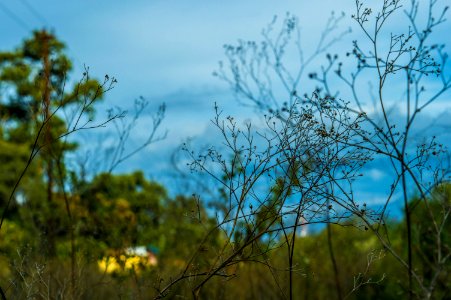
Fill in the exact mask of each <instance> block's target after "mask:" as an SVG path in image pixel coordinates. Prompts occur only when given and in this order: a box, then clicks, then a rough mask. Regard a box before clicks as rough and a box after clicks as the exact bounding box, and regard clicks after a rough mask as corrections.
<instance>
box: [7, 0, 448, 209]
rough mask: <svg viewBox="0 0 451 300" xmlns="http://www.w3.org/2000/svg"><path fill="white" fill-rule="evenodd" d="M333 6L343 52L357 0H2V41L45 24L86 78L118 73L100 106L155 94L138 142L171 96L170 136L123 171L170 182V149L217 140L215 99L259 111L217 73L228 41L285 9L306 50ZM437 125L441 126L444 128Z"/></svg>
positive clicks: (234, 108)
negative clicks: (86, 73)
mask: <svg viewBox="0 0 451 300" xmlns="http://www.w3.org/2000/svg"><path fill="white" fill-rule="evenodd" d="M375 2H376V1H369V3H375ZM405 2H406V4H408V3H407V2H409V1H405ZM442 3H444V4H445V3H446V1H444V0H443V1H442ZM332 11H335V12H336V13H341V12H344V13H345V14H346V17H345V19H344V20H343V22H342V23H341V25H340V28H341V29H343V30H346V29H347V28H352V30H353V31H352V33H351V34H350V35H348V36H347V37H346V38H345V39H344V40H343V41H342V42H341V43H338V44H337V45H336V46H334V47H335V48H334V51H335V52H337V53H345V52H346V51H348V50H349V49H351V47H352V46H351V41H352V40H354V39H361V38H362V37H363V33H362V32H361V31H359V30H358V28H356V26H355V22H353V20H352V19H351V17H350V15H351V14H352V13H354V11H355V1H352V0H341V1H337V0H323V1H307V0H284V1H270V0H258V1H257V0H248V1H243V0H240V1H238V0H229V1H217V0H210V1H207V0H192V1H186V0H164V1H163V0H150V1H149V0H146V1H144V0H134V1H118V0H109V1H105V0H97V1H87V0H77V1H58V0H39V1H37V0H0V28H2V31H1V32H2V38H1V40H0V50H2V51H3V50H10V49H13V48H15V47H17V46H18V45H19V44H20V43H21V41H22V40H23V39H24V38H26V37H27V36H30V32H31V31H32V30H33V29H40V28H47V29H50V30H52V31H53V32H54V33H55V34H56V35H57V37H58V38H59V39H60V40H62V41H63V42H64V43H66V45H67V48H68V56H69V57H70V58H71V59H72V60H73V62H74V64H75V71H74V73H73V74H72V79H73V80H77V79H78V78H80V77H81V73H82V71H83V65H86V66H89V68H90V72H91V75H93V76H98V77H99V78H103V76H104V75H105V74H108V75H110V76H114V77H116V78H117V80H118V84H117V85H116V87H115V88H114V89H113V90H112V91H110V92H109V93H108V95H107V96H106V97H105V101H104V103H103V104H102V105H101V106H100V107H99V110H105V109H106V108H108V107H115V106H118V107H122V108H124V109H131V108H132V107H133V101H134V99H136V98H137V97H139V96H143V97H145V98H146V99H148V100H149V101H150V103H151V105H150V109H149V111H148V112H146V113H144V115H143V116H142V118H141V120H140V123H139V124H138V126H137V128H136V130H135V131H134V132H133V134H132V136H131V143H130V144H131V145H134V144H139V143H140V141H141V140H142V139H144V138H145V137H146V133H147V130H148V126H149V124H150V116H151V115H152V112H153V111H154V110H155V109H156V107H157V106H158V105H159V104H161V103H163V102H164V103H165V104H166V106H167V111H166V117H165V119H164V121H163V124H162V126H161V129H162V131H161V132H163V131H164V130H167V137H166V139H165V140H163V141H161V142H158V143H155V144H153V145H151V146H150V147H148V148H146V149H145V150H143V151H141V152H140V153H139V154H138V155H136V156H135V157H133V158H132V159H131V160H130V161H129V162H127V163H126V164H123V165H122V166H120V167H119V168H118V170H117V171H118V172H129V171H132V170H134V169H142V170H143V171H144V173H145V174H146V175H147V176H149V177H151V178H153V179H155V180H157V181H161V182H169V180H170V178H166V177H167V176H168V175H165V174H169V173H168V172H167V170H168V169H170V168H171V164H170V162H169V158H170V155H171V153H172V152H173V151H174V150H175V149H176V148H177V147H178V146H179V145H180V144H181V143H182V142H183V141H185V140H186V139H187V138H195V137H197V138H198V140H201V141H204V142H205V141H206V142H211V143H215V141H217V140H216V137H217V136H215V133H214V131H213V130H212V128H211V123H210V119H211V118H212V117H213V116H214V111H213V105H214V103H215V102H217V103H218V104H219V106H220V107H221V108H222V109H223V110H224V111H225V112H226V113H227V114H232V115H234V116H238V117H240V118H242V119H252V120H254V119H256V118H257V119H258V114H257V113H256V112H255V111H254V110H252V109H250V108H246V107H244V106H242V105H239V104H238V103H237V101H236V100H235V98H234V96H233V93H232V91H231V90H230V88H229V87H228V86H227V84H225V83H224V82H222V81H220V80H218V79H217V78H216V77H214V76H212V72H213V71H215V70H216V69H217V68H218V62H219V61H220V60H223V59H224V49H223V45H224V44H227V43H232V44H233V43H236V41H237V40H238V39H243V40H259V39H260V38H261V30H262V28H263V27H265V26H266V25H267V24H268V23H269V22H270V21H271V20H272V19H273V17H274V16H275V15H277V16H279V17H280V18H283V17H284V16H285V14H286V13H287V12H289V13H291V14H294V15H296V16H298V18H299V20H300V26H301V34H302V41H303V47H305V49H306V52H308V51H311V50H312V45H314V44H315V43H316V41H317V40H318V37H319V35H320V34H321V31H322V29H323V28H324V25H325V23H326V21H327V19H328V17H329V16H330V13H331V12H332ZM421 14H423V15H424V12H420V15H421ZM400 24H403V23H402V21H399V20H397V22H393V23H391V24H388V26H389V28H391V29H393V30H397V29H398V27H399V26H401V25H400ZM449 29H451V26H450V22H448V23H446V24H444V25H442V27H441V28H440V29H439V30H438V34H437V37H438V38H440V39H442V40H443V39H448V40H446V41H444V42H448V43H447V44H451V43H449V42H451V37H450V35H449V34H446V33H447V32H449ZM450 97H451V96H450V95H449V93H448V95H445V97H444V98H445V99H444V100H442V102H440V103H439V104H438V105H436V107H435V108H433V109H432V110H431V112H430V113H429V114H426V115H425V117H424V119H425V120H426V121H424V124H427V122H429V121H430V120H433V119H434V118H436V117H437V116H438V115H439V114H442V117H443V116H445V117H444V118H445V119H446V118H447V117H449V116H451V114H449V113H448V108H450V107H451V105H450V102H451V101H447V102H446V101H445V100H447V99H450ZM443 114H444V115H443ZM440 128H441V127H440V126H439V127H437V130H438V131H439V132H440V131H443V130H442V129H440ZM107 130H108V129H107ZM96 134H97V133H96ZM448 137H449V136H448ZM79 138H80V140H81V141H82V143H89V144H94V142H93V140H92V137H91V136H89V135H88V136H80V137H79ZM368 174H369V175H368V178H369V179H368V183H366V184H364V187H363V188H362V193H367V194H369V193H370V192H371V186H372V185H371V183H372V182H378V181H381V180H384V177H386V176H388V175H386V174H385V173H384V170H383V167H382V168H381V167H377V166H372V167H371V168H369V171H368ZM165 176H166V177H165ZM373 186H374V185H373ZM377 197H378V196H377V195H376V196H374V199H377ZM374 201H376V200H374Z"/></svg>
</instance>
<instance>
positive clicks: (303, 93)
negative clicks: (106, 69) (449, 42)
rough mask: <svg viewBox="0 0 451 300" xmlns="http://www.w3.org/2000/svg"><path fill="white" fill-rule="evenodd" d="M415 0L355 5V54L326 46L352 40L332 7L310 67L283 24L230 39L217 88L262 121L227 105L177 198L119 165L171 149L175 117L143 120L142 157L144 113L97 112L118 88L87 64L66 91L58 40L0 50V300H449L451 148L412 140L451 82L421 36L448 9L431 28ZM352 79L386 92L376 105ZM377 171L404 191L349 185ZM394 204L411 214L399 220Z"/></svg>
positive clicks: (44, 37)
mask: <svg viewBox="0 0 451 300" xmlns="http://www.w3.org/2000/svg"><path fill="white" fill-rule="evenodd" d="M404 5H405V7H402V1H382V2H381V3H380V5H379V6H378V7H375V8H372V7H367V6H366V5H365V3H362V2H360V1H356V10H355V12H354V13H353V15H352V18H353V19H354V20H355V22H356V23H357V24H358V26H359V27H360V28H361V31H362V33H363V36H364V38H362V39H361V40H356V41H354V43H353V45H351V50H350V51H349V52H347V53H344V54H342V53H340V54H335V53H334V52H335V51H334V45H335V44H336V43H337V42H339V41H340V39H341V38H342V37H343V36H345V35H347V34H350V33H349V32H348V31H347V30H344V31H340V29H339V24H340V22H341V20H342V19H343V18H344V17H345V16H344V15H335V14H332V16H331V17H330V18H329V19H328V22H327V25H326V28H325V30H324V32H323V34H322V35H321V36H320V37H319V41H318V44H317V47H315V48H314V50H313V52H312V54H311V56H308V55H306V54H305V53H304V52H303V50H302V47H301V41H300V35H299V24H298V20H297V18H296V17H294V16H292V15H290V14H288V15H287V16H286V18H285V19H284V20H283V21H282V22H281V25H280V23H277V21H276V20H274V21H273V22H272V23H270V24H269V25H268V26H267V27H266V28H265V29H264V30H263V32H262V41H258V42H255V41H239V42H238V43H237V45H226V46H225V47H224V49H225V57H226V59H225V62H222V63H220V66H219V69H218V70H217V71H216V72H215V73H214V75H215V76H217V77H218V78H219V79H221V80H223V81H225V82H226V83H228V84H229V85H230V86H231V88H232V90H233V92H234V94H235V97H237V98H238V100H240V101H241V103H244V104H246V105H251V106H253V107H254V108H255V110H256V113H257V115H259V116H260V119H261V120H262V124H261V125H255V124H251V123H250V122H244V123H241V122H239V121H237V120H235V119H234V118H233V117H232V116H227V115H225V114H224V113H223V112H222V110H221V108H220V107H218V106H217V105H215V106H214V109H215V113H214V114H213V115H212V125H213V127H214V128H216V130H217V131H218V132H219V135H220V136H221V141H220V142H219V143H218V145H207V146H206V147H204V148H202V147H199V146H198V145H196V144H195V142H191V143H188V142H187V143H185V144H183V146H181V149H180V152H179V153H177V155H174V161H173V168H172V170H170V171H172V172H175V173H177V175H178V176H179V177H178V178H179V181H178V184H180V185H184V184H187V186H192V185H194V186H195V187H196V188H195V189H193V192H194V193H190V192H188V193H187V192H185V190H182V188H180V190H179V193H178V195H175V196H170V195H169V193H168V191H167V188H166V187H164V186H163V185H161V184H160V183H158V182H157V181H154V180H149V179H148V178H146V176H144V174H143V172H142V171H136V172H133V173H129V174H119V173H117V172H115V170H116V168H117V166H118V165H120V164H123V163H126V162H127V160H128V159H129V158H130V157H132V156H134V155H135V154H136V153H138V152H139V151H141V150H142V149H144V148H145V147H147V146H148V145H150V144H153V143H156V142H158V141H160V140H162V139H165V138H166V133H165V132H164V130H163V129H161V127H162V122H163V120H164V118H165V113H166V107H165V106H164V105H161V106H160V107H158V108H157V109H156V111H155V112H154V113H153V115H151V116H150V117H149V115H147V116H146V117H148V118H149V119H150V120H151V122H150V124H151V126H150V127H149V128H148V132H146V138H145V140H143V141H142V143H141V144H140V145H134V144H132V143H130V141H129V137H130V134H131V133H132V132H133V131H134V130H136V124H137V122H138V120H139V119H140V118H143V112H145V111H146V110H147V109H148V108H149V105H148V102H147V101H146V100H145V99H143V98H139V99H138V100H136V101H135V111H134V112H132V113H129V114H128V118H126V117H125V116H126V112H125V111H123V110H121V109H119V108H114V109H111V110H109V112H108V114H106V115H101V116H98V112H97V111H96V110H97V109H96V108H97V107H98V105H99V103H100V102H102V101H104V99H105V98H107V97H108V93H109V92H110V91H111V90H112V89H113V88H114V87H115V86H116V84H117V81H116V79H115V78H114V77H110V76H108V75H106V76H105V77H104V78H102V79H97V78H92V77H91V76H90V71H89V68H88V67H85V70H84V73H83V74H82V77H81V79H80V80H79V81H78V82H77V81H73V80H71V77H70V75H71V71H72V64H71V61H70V60H69V59H68V57H67V56H66V54H65V45H64V44H63V43H62V42H61V41H59V40H58V39H57V37H56V36H55V35H54V34H52V33H50V32H48V31H46V30H38V31H34V32H33V33H32V35H31V36H30V37H28V38H26V39H25V40H24V41H23V43H22V44H21V45H19V47H18V48H16V49H14V50H11V51H6V52H0V88H1V89H0V122H1V123H0V161H1V168H2V170H1V172H0V207H1V222H0V287H1V290H0V292H1V293H0V294H1V297H2V298H3V299H114V298H119V299H152V298H153V299H160V298H191V297H192V298H194V299H198V298H201V299H285V298H287V299H346V298H355V299H400V298H410V299H414V298H419V299H450V296H449V295H450V294H451V286H450V283H449V273H450V271H451V270H450V268H451V264H450V262H449V258H450V256H451V248H450V235H449V233H450V229H451V228H450V226H451V225H450V222H449V215H450V213H451V185H450V183H449V179H450V178H449V174H450V173H449V152H448V150H447V148H446V146H445V145H442V144H440V143H439V141H438V139H437V138H436V137H435V136H428V135H427V134H425V135H418V134H417V132H416V131H415V124H416V121H417V119H418V118H419V115H420V113H421V112H422V111H423V110H427V109H428V108H429V106H430V105H431V104H432V103H435V102H436V101H437V99H439V98H440V97H443V96H444V95H447V92H448V90H449V89H450V88H451V77H450V76H449V74H448V71H449V67H448V66H447V59H448V56H447V54H446V52H445V45H442V44H440V43H429V39H430V35H431V33H432V32H433V31H434V30H435V28H436V27H437V26H439V25H441V24H442V23H444V22H445V21H446V19H445V15H446V12H447V10H448V8H447V7H444V8H443V7H438V8H437V1H433V0H431V1H429V3H428V6H427V7H428V9H429V14H428V16H426V19H425V20H422V21H419V20H418V7H419V5H420V3H419V2H417V1H411V2H410V3H406V4H404ZM403 9H405V10H404V14H405V16H406V20H407V22H408V23H409V24H410V25H409V26H410V27H409V26H408V27H407V29H406V31H405V32H402V33H396V34H391V33H390V34H388V33H389V32H390V31H386V30H385V24H386V23H389V22H394V19H393V16H397V15H398V14H399V13H400V12H402V11H403ZM424 21H425V22H424ZM279 25H280V28H279V27H278V26H279ZM293 57H297V58H298V59H297V60H296V61H297V65H296V64H293V63H292V62H293V61H294V60H293ZM322 59H324V60H322ZM310 66H311V67H313V68H314V70H313V71H311V72H310V71H309V70H308V69H307V68H308V67H310ZM332 77H333V78H334V79H331V78H332ZM304 78H305V79H304ZM361 78H362V79H361ZM430 78H433V79H430ZM307 80H310V83H309V84H310V86H312V88H311V89H310V90H309V89H308V88H307V87H304V86H308V84H305V85H304V82H306V81H307ZM360 80H364V81H365V80H368V81H370V82H371V83H372V84H373V85H374V86H376V87H377V88H376V90H377V91H376V93H375V95H370V96H369V98H371V99H369V100H372V102H373V106H372V107H370V108H369V104H368V103H369V102H370V101H369V100H368V99H366V98H365V97H362V96H360V95H361V94H362V85H361V81H360ZM400 82H401V83H403V84H404V86H405V88H403V90H402V92H401V95H402V97H401V101H400V103H397V104H396V105H394V104H393V103H392V102H391V101H392V99H391V98H392V97H391V96H390V94H391V93H392V92H393V91H394V88H393V87H398V88H397V89H399V84H400ZM365 89H366V88H365ZM370 94H371V93H370ZM448 95H449V92H448ZM395 109H399V110H401V111H402V112H403V114H401V115H402V117H399V115H397V114H393V113H392V111H393V110H395ZM106 126H111V127H112V128H115V130H116V133H117V136H116V137H115V139H114V140H113V142H111V140H110V139H104V140H103V141H102V143H101V145H100V146H99V147H97V148H96V149H95V151H94V154H93V155H91V156H88V155H85V156H82V157H80V156H77V155H75V154H79V153H82V151H80V150H81V149H82V147H83V146H84V145H83V144H81V142H80V140H78V139H77V138H76V136H77V133H79V132H81V131H86V130H89V131H91V132H93V133H97V132H99V131H98V130H99V129H101V128H102V127H106ZM76 157H78V159H76ZM384 162H385V165H386V166H389V168H391V170H392V173H393V178H390V179H389V180H388V181H389V184H388V186H387V187H384V188H386V189H387V190H388V192H387V197H386V199H384V201H383V203H382V205H380V206H378V205H375V204H372V203H367V201H366V199H360V198H359V197H358V196H356V194H357V193H356V191H357V186H356V182H358V180H359V178H361V177H365V176H366V175H365V172H366V169H365V167H366V166H367V165H368V164H370V163H380V164H383V163H384ZM181 165H183V166H181ZM168 172H169V171H168ZM191 184H192V185H191ZM182 191H183V192H182ZM396 193H397V194H399V195H401V196H400V198H401V199H402V203H403V211H402V214H401V215H402V217H400V218H391V217H390V215H389V214H388V212H389V210H390V209H391V208H394V207H393V206H392V205H393V204H392V202H393V197H394V196H393V195H394V194H396Z"/></svg>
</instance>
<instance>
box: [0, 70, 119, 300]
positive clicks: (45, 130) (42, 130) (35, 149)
mask: <svg viewBox="0 0 451 300" xmlns="http://www.w3.org/2000/svg"><path fill="white" fill-rule="evenodd" d="M64 78H65V77H64ZM84 79H86V80H87V79H88V73H87V69H86V70H85V75H84V78H83V79H82V80H84ZM114 83H115V79H114V78H113V79H111V81H110V80H105V81H104V82H103V84H101V85H100V86H99V87H98V89H97V91H96V93H95V95H94V96H93V97H92V98H91V99H90V100H89V101H87V100H86V99H87V98H85V101H84V103H83V104H82V105H81V109H80V111H79V113H78V115H76V118H77V121H76V123H75V125H74V126H73V127H72V128H70V126H68V129H67V131H66V132H65V133H63V134H61V135H60V136H58V137H56V138H54V139H52V138H51V137H50V134H49V130H50V128H49V124H50V121H51V120H52V118H53V117H54V116H55V115H56V114H57V113H58V111H59V110H60V109H61V108H62V107H63V103H62V100H61V101H60V104H59V105H58V106H57V107H56V108H55V109H54V111H53V112H50V104H49V101H50V100H49V99H47V100H48V101H47V102H46V101H44V100H46V99H45V98H44V99H43V103H44V107H45V112H44V114H43V121H42V124H40V125H39V126H38V129H37V133H36V136H35V139H34V142H33V145H32V149H31V151H30V155H29V157H28V160H27V162H26V164H25V167H24V168H23V169H22V171H21V173H20V175H19V178H18V179H17V180H16V182H15V184H14V186H13V189H12V191H11V193H10V195H9V197H8V201H7V202H6V205H5V207H4V209H3V212H2V217H1V220H0V230H1V228H2V225H3V222H4V220H5V217H6V213H7V210H8V208H9V206H10V204H11V201H12V199H13V198H14V195H15V192H16V190H17V188H18V187H19V185H20V183H21V181H22V179H23V178H24V176H25V174H26V173H27V171H28V169H29V167H30V165H31V163H32V162H33V160H34V158H35V157H36V156H37V155H38V154H39V153H40V152H41V150H42V149H44V148H50V147H51V145H52V144H53V143H54V142H56V141H58V140H60V139H63V138H65V137H67V136H69V135H71V134H73V133H75V132H78V131H81V130H87V129H94V128H99V127H103V126H105V125H106V124H108V123H109V122H111V121H113V120H115V119H117V118H121V117H122V115H120V114H118V115H112V116H109V118H108V119H107V120H105V121H103V122H101V123H100V124H97V125H92V126H88V124H89V123H90V122H91V120H88V121H87V122H86V123H85V124H83V125H80V126H79V125H78V123H79V121H80V120H81V118H82V116H83V115H84V113H85V111H86V110H87V109H88V108H89V107H91V106H92V105H93V104H94V101H95V100H96V99H97V98H98V97H100V96H101V94H103V93H106V92H108V91H110V90H111V89H112V88H113V87H114ZM46 85H47V84H46ZM64 86H65V80H64V81H63V87H64ZM62 95H63V91H62V92H61V97H62ZM85 97H86V96H85ZM43 134H45V136H46V139H45V142H44V143H43V144H41V145H39V140H40V139H41V136H42V135H43ZM51 177H52V178H53V176H51ZM49 182H50V183H49V185H50V184H52V185H53V183H51V180H50V177H49ZM50 189H51V188H50ZM48 193H49V191H48ZM50 194H51V193H50ZM68 213H69V211H68ZM71 232H72V230H71ZM71 239H72V240H73V236H72V237H71ZM72 250H74V249H73V248H72ZM71 252H72V253H71V256H72V255H75V252H73V251H71ZM74 274H75V273H74V268H72V275H71V278H73V281H72V282H73V284H74V285H73V286H75V283H74V282H75V279H74V276H73V275H74ZM74 291H75V290H74ZM0 295H1V296H2V297H4V296H5V295H4V292H3V290H2V289H1V287H0ZM4 299H6V297H5V298H4Z"/></svg>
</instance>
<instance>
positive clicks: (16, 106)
mask: <svg viewBox="0 0 451 300" xmlns="http://www.w3.org/2000/svg"><path fill="white" fill-rule="evenodd" d="M64 50H65V46H64V44H63V43H62V42H60V41H59V40H58V39H57V38H56V37H55V35H53V34H52V33H49V32H47V31H45V30H41V31H35V32H33V35H32V37H31V38H29V39H26V40H24V42H23V43H22V44H21V45H20V46H19V47H18V48H17V49H16V50H14V51H6V52H0V88H1V90H0V118H1V121H2V122H1V124H0V140H1V142H2V143H3V146H4V147H2V148H1V150H0V151H1V152H0V157H2V159H5V160H6V159H8V157H10V156H11V155H9V156H8V151H10V149H12V148H17V149H22V150H20V153H21V154H20V155H17V156H16V157H15V159H12V160H11V159H10V160H9V162H8V164H7V165H10V166H11V168H15V169H16V171H15V172H12V173H10V175H9V178H5V180H2V181H1V182H0V186H2V187H1V188H0V190H2V191H5V192H2V193H1V195H0V197H1V199H0V205H1V207H2V209H3V218H2V221H3V219H4V217H5V216H6V214H7V211H8V209H9V205H10V204H11V202H14V201H17V200H16V199H14V198H13V199H10V197H9V196H10V195H11V186H14V184H12V182H17V181H18V180H19V179H18V178H19V176H20V171H21V170H22V169H23V167H25V166H26V165H27V164H30V163H31V160H32V159H34V160H36V161H35V164H36V165H37V167H35V168H34V169H33V172H32V170H31V169H28V172H27V176H28V177H33V181H34V182H35V185H34V186H35V187H37V186H38V185H39V184H38V183H39V182H41V183H40V184H41V185H43V186H42V187H40V189H42V188H44V190H45V191H46V192H45V194H44V195H43V193H38V195H39V197H36V196H37V195H36V194H33V193H32V194H24V195H23V197H22V200H23V201H25V202H27V205H26V206H33V207H34V208H38V209H36V210H33V211H32V213H33V214H36V215H35V216H33V217H32V218H31V219H32V220H40V221H39V222H37V223H36V224H35V225H36V226H37V227H38V228H40V230H41V233H42V235H43V236H44V237H45V239H43V241H44V243H43V246H44V248H45V249H43V250H45V252H46V253H47V254H48V255H49V256H54V255H55V253H56V252H55V251H56V240H55V239H56V236H57V233H58V231H60V230H61V228H60V227H61V224H60V222H59V221H58V220H57V218H55V217H54V216H55V210H56V209H57V206H58V204H57V203H56V202H57V201H59V200H61V199H54V192H55V191H57V190H58V189H60V185H61V184H62V183H61V179H62V176H64V173H65V164H64V161H65V154H66V153H67V152H68V151H73V150H75V149H76V144H74V143H69V142H67V141H66V140H65V139H61V137H62V136H64V135H66V134H67V133H69V132H71V131H75V130H76V128H77V126H79V124H78V123H79V122H80V121H81V116H82V115H83V114H86V113H87V114H88V117H89V118H92V117H93V113H94V109H93V106H92V104H93V102H94V101H95V100H97V99H100V98H101V96H102V95H103V92H104V90H105V89H104V85H102V84H101V83H99V82H98V81H97V80H95V79H90V78H89V76H88V74H87V73H85V77H84V78H83V80H82V81H80V82H79V83H78V84H75V85H74V86H73V88H72V90H70V91H68V88H67V86H66V81H67V78H68V75H69V73H70V72H71V70H72V64H71V62H70V60H69V58H68V57H67V56H66V55H65V53H64ZM80 108H81V110H82V111H81V113H80V112H77V111H75V109H80ZM84 121H85V120H83V122H84ZM27 152H28V155H27V154H26V153H27ZM30 153H31V154H30ZM38 153H39V154H38ZM6 190H9V193H8V192H6ZM28 190H30V189H28ZM8 194H9V195H8ZM16 204H17V203H13V205H12V206H15V205H16Z"/></svg>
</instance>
